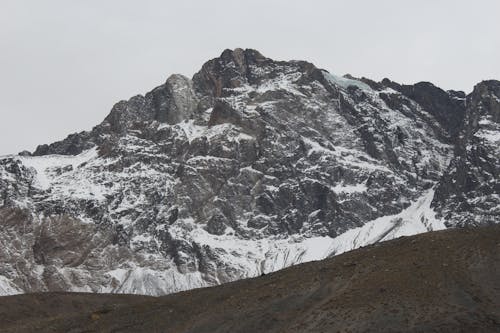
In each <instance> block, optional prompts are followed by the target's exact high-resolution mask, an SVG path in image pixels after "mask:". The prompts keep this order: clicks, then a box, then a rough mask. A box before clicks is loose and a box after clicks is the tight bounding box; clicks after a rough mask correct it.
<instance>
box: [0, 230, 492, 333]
mask: <svg viewBox="0 0 500 333" xmlns="http://www.w3.org/2000/svg"><path fill="white" fill-rule="evenodd" d="M499 239H500V227H499V226H493V227H482V228H474V229H473V228H470V229H455V230H445V231H438V232H431V233H426V234H422V235H418V236H412V237H402V238H399V239H397V240H392V241H389V242H385V243H380V244H377V245H372V246H368V247H364V248H363V249H359V250H355V251H351V252H349V253H345V254H342V255H339V256H335V257H333V258H329V259H325V260H322V261H316V262H311V263H307V264H301V265H297V266H294V267H291V268H288V269H285V270H282V271H280V272H276V273H273V274H266V275H265V276H261V277H257V278H254V279H246V280H242V281H238V282H235V283H230V284H225V285H222V286H217V287H213V288H204V289H197V290H192V291H188V292H183V293H179V294H174V295H169V296H164V297H158V298H145V297H142V296H120V295H92V294H78V293H76V294H71V293H67V294H62V293H46V294H29V295H19V296H8V297H2V299H1V302H0V325H1V326H2V328H3V331H5V332H40V331H48V330H51V331H58V332H73V331H75V332H80V331H85V332H116V331H120V332H154V331H162V332H337V331H340V332H343V331H350V332H366V331H377V332H382V331H383V332H423V331H425V332H431V331H439V332H457V331H468V332H474V331H477V332H497V331H498V327H499V325H500V313H499V311H498V309H499V308H500V291H499V289H498V281H499V280H500V267H499V265H500V251H498V247H499V243H498V240H499Z"/></svg>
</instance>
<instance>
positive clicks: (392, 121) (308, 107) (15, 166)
mask: <svg viewBox="0 0 500 333" xmlns="http://www.w3.org/2000/svg"><path fill="white" fill-rule="evenodd" d="M499 84H500V83H499V82H498V81H485V82H482V83H480V84H478V85H477V86H476V87H475V89H474V91H473V92H472V93H471V94H469V95H467V96H465V94H464V93H461V92H454V91H448V92H446V91H443V90H441V89H439V88H437V87H435V86H433V85H432V84H429V83H419V84H416V85H413V86H404V85H399V84H397V83H394V82H392V81H389V80H387V79H386V80H383V81H382V82H373V81H371V80H368V79H355V78H352V77H349V76H347V77H339V76H336V75H333V74H330V73H328V72H326V71H324V70H321V69H318V68H316V67H315V66H314V65H313V64H310V63H308V62H304V61H288V62H285V61H274V60H272V59H269V58H266V57H264V56H263V55H261V54H260V53H259V52H257V51H255V50H241V49H236V50H234V51H231V50H226V51H224V52H223V53H222V55H221V56H220V57H219V58H216V59H213V60H210V61H208V62H207V63H206V64H204V65H203V67H202V69H201V70H200V72H198V73H197V74H195V75H194V77H193V79H188V78H186V77H184V76H181V75H173V76H171V77H169V79H168V80H167V81H166V83H165V84H163V85H161V86H159V87H157V88H155V89H153V90H152V91H151V92H149V93H147V94H146V95H145V96H141V95H138V96H135V97H132V98H131V99H130V100H128V101H121V102H119V103H117V104H116V105H115V106H114V107H113V109H112V110H111V112H110V114H109V115H108V116H107V117H106V118H105V120H104V121H103V122H102V123H101V124H99V125H97V126H96V127H94V128H93V129H92V130H91V131H89V132H81V133H76V134H72V135H70V136H68V137H67V138H66V139H65V140H62V141H60V142H56V143H53V144H50V145H42V146H39V147H38V148H37V149H36V151H35V152H34V153H33V156H25V154H23V156H5V157H2V158H1V159H0V195H1V196H0V205H1V207H2V208H0V224H1V225H2V231H0V245H1V247H0V260H1V262H2V265H1V267H0V292H2V293H15V292H25V291H38V290H72V291H94V292H123V293H143V294H152V295H159V294H165V293H170V292H174V291H178V290H184V289H190V288H195V287H200V286H207V285H215V284H219V283H223V282H228V281H233V280H236V279H240V278H245V277H250V276H256V275H260V274H261V273H263V272H266V273H267V272H270V271H274V270H278V269H281V268H284V267H287V266H290V265H293V264H297V263H300V262H303V261H309V260H317V259H321V258H324V257H326V256H328V255H330V254H336V253H341V252H343V251H346V250H350V249H353V248H356V247H359V246H362V245H366V244H370V243H373V242H376V241H380V240H386V239H390V238H393V237H397V236H400V235H407V234H414V233H419V232H423V231H427V230H435V229H442V228H445V227H446V226H464V225H470V224H473V225H476V224H484V223H494V222H498V216H499V214H500V211H499V209H500V208H499V207H500V203H499V200H500V199H499V198H500V197H499V193H500V191H499V185H498V168H499V162H498V161H499V155H500V153H499V150H498V144H499V128H498V121H499V118H500V117H499V104H498V101H499V96H500V94H499V89H498V87H499ZM2 290H3V291H2Z"/></svg>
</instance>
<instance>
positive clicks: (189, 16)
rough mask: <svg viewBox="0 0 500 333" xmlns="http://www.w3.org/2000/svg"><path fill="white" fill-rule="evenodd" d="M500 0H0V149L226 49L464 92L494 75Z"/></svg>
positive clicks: (85, 118) (88, 121)
mask: <svg viewBox="0 0 500 333" xmlns="http://www.w3.org/2000/svg"><path fill="white" fill-rule="evenodd" d="M499 15H500V1H499V0H474V1H472V0H470V1H458V0H455V1H452V0H449V1H448V0H446V1H445V0H441V1H440V0H420V1H410V0H408V1H403V0H394V1H389V0H387V1H384V0H379V1H372V0H366V1H352V0H351V1H333V0H325V1H320V0H308V1H305V0H303V1H292V0H282V1H281V0H274V1H273V0H252V1H248V0H242V1H238V0H211V1H205V0H199V1H188V0H182V1H181V0H177V1H159V0H158V1H154V0H150V1H144V0H141V1H139V0H136V1H132V0H80V1H78V0H31V1H27V0H0V154H8V153H16V152H18V151H21V150H24V149H27V150H30V151H31V150H33V149H34V148H35V147H36V145H37V144H42V143H50V142H53V141H55V140H59V139H62V138H64V137H65V136H66V135H67V134H70V133H72V132H75V131H80V130H87V129H90V128H91V127H92V126H94V125H96V124H97V123H99V122H101V121H102V119H103V118H104V117H105V116H106V115H107V114H108V112H109V110H110V109H111V107H112V106H113V104H114V103H115V102H117V101H119V100H121V99H128V98H129V97H131V96H133V95H135V94H138V93H145V92H147V91H149V90H151V89H152V88H153V87H155V86H157V85H159V84H161V83H163V82H164V81H165V80H166V78H167V77H168V76H169V75H170V74H172V73H181V74H184V75H187V76H191V75H192V74H194V73H195V72H196V71H197V70H198V69H199V68H200V67H201V65H202V64H203V63H204V62H205V61H206V60H208V59H211V58H214V57H216V56H218V55H219V54H220V53H221V52H222V51H223V50H224V49H225V48H236V47H242V48H255V49H257V50H259V51H260V52H261V53H262V54H264V55H265V56H267V57H270V58H274V59H280V60H290V59H301V60H308V61H311V62H313V63H314V64H315V65H317V66H318V67H321V68H324V69H327V70H329V71H330V72H333V73H336V74H345V73H350V74H352V75H354V76H366V77H369V78H372V79H375V80H381V79H382V78H384V77H389V78H391V79H392V80H394V81H398V82H402V83H415V82H418V81H431V82H433V83H434V84H436V85H438V86H440V87H442V88H444V89H456V90H464V91H466V92H470V90H471V89H472V87H473V85H474V84H475V83H477V82H479V81H481V80H484V79H491V78H495V79H500V19H499Z"/></svg>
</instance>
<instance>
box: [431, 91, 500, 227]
mask: <svg viewBox="0 0 500 333" xmlns="http://www.w3.org/2000/svg"><path fill="white" fill-rule="evenodd" d="M466 104H467V109H466V113H465V119H464V123H463V127H462V129H461V131H460V136H459V138H458V144H457V145H456V153H455V157H454V158H453V160H452V161H451V163H450V166H449V168H448V170H447V171H446V172H445V174H444V175H443V177H442V179H441V181H440V182H439V186H438V187H437V192H436V197H435V200H434V202H435V205H436V206H437V208H438V209H439V211H440V213H441V214H442V215H443V216H444V217H445V218H446V220H449V221H450V222H448V223H450V224H453V225H460V226H466V225H481V224H491V223H498V222H499V219H500V218H499V215H500V196H499V193H500V163H499V161H500V82H498V81H484V82H481V83H479V84H478V85H476V86H475V87H474V90H473V92H472V93H471V94H470V95H469V96H467V100H466Z"/></svg>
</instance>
